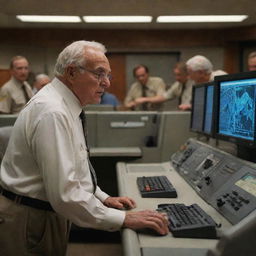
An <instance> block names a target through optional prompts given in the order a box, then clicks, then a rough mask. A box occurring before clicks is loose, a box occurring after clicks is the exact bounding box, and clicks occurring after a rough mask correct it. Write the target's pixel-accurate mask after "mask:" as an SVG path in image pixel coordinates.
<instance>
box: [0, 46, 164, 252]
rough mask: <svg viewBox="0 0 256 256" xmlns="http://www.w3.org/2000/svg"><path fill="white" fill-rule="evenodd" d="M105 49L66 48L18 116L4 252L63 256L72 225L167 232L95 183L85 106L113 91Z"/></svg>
mask: <svg viewBox="0 0 256 256" xmlns="http://www.w3.org/2000/svg"><path fill="white" fill-rule="evenodd" d="M105 52H106V49H105V47H104V46H103V45H102V44H100V43H96V42H89V41H76V42H73V43H72V44H70V45H69V46H67V47H66V48H65V49H64V50H63V51H62V52H61V53H60V54H59V56H58V59H57V62H56V65H55V78H54V79H53V80H52V82H51V83H50V84H49V85H47V86H45V87H44V88H43V89H41V90H40V91H39V92H38V93H37V94H36V95H35V96H34V97H33V100H31V101H30V102H29V103H28V104H27V105H26V107H25V108H24V109H23V110H22V112H21V113H20V114H19V116H18V118H17V120H16V122H15V124H14V127H13V130H12V134H11V137H10V140H9V144H8V146H7V150H6V152H5V155H4V158H3V161H2V165H1V169H0V218H1V228H0V241H1V247H0V251H1V253H0V254H1V255H5V256H12V255H58V256H64V255H66V248H67V243H68V237H69V229H70V224H71V222H74V223H75V224H76V225H78V226H81V227H89V228H95V229H101V230H107V231H116V230H119V229H121V228H122V227H124V228H131V229H140V228H151V229H154V230H155V231H156V232H158V233H160V234H162V235H165V234H167V233H168V223H167V220H166V218H165V216H164V214H161V213H158V212H157V211H151V210H144V211H125V210H124V209H126V210H128V209H132V208H135V207H136V204H135V202H134V200H133V199H131V198H128V197H125V196H123V197H111V196H109V195H108V194H106V193H105V192H103V191H102V190H101V189H100V187H99V186H98V185H97V178H96V174H95V171H94V169H93V167H92V165H91V163H90V160H89V152H88V148H87V139H86V138H87V136H86V124H85V123H86V121H85V119H86V116H85V113H84V112H83V107H84V106H86V105H88V104H99V103H100V99H101V94H102V93H103V92H104V91H105V89H107V88H108V87H109V86H110V81H109V79H110V72H111V69H110V65H109V61H108V59H107V57H106V55H105ZM10 237H12V239H10ZM13 241H15V246H13Z"/></svg>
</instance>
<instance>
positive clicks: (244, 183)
mask: <svg viewBox="0 0 256 256" xmlns="http://www.w3.org/2000/svg"><path fill="white" fill-rule="evenodd" d="M235 185H236V186H238V187H240V188H242V189H243V190H245V191H246V192H248V193H249V194H251V195H253V196H255V197H256V177H255V176H254V175H252V174H250V173H248V174H246V175H244V176H243V177H242V178H241V179H240V180H238V181H237V182H236V183H235Z"/></svg>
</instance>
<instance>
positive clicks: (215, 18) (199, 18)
mask: <svg viewBox="0 0 256 256" xmlns="http://www.w3.org/2000/svg"><path fill="white" fill-rule="evenodd" d="M247 17H248V16H247V15H186V16H159V17H157V20H156V22H159V23H161V22H163V23H164V22H166V23H167V22H170V23H182V22H184V23H188V22H241V21H243V20H245V19H246V18H247Z"/></svg>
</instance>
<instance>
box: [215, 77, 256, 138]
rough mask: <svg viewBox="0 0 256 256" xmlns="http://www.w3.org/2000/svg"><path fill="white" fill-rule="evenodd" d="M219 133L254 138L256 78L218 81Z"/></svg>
mask: <svg viewBox="0 0 256 256" xmlns="http://www.w3.org/2000/svg"><path fill="white" fill-rule="evenodd" d="M219 96H220V99H219V100H220V102H219V104H220V105H219V134H223V135H227V136H232V137H236V138H241V139H246V140H250V141H253V140H254V135H255V134H254V127H255V101H256V78H249V79H241V80H233V81H223V82H220V95H219Z"/></svg>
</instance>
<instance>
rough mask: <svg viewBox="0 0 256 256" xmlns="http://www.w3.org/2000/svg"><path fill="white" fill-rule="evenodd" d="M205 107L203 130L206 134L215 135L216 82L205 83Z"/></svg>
mask: <svg viewBox="0 0 256 256" xmlns="http://www.w3.org/2000/svg"><path fill="white" fill-rule="evenodd" d="M205 87H206V89H205V90H206V92H205V93H206V95H205V108H204V125H203V132H204V133H205V134H206V135H209V136H211V137H212V136H213V133H214V130H213V128H214V82H210V83H207V84H205Z"/></svg>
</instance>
